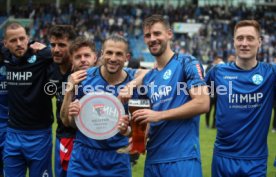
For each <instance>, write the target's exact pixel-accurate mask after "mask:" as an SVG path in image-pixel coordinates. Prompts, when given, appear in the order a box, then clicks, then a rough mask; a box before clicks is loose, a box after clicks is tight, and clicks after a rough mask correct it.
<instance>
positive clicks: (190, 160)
mask: <svg viewBox="0 0 276 177" xmlns="http://www.w3.org/2000/svg"><path fill="white" fill-rule="evenodd" d="M143 32H144V40H145V43H146V44H147V46H148V48H149V51H150V53H151V54H152V55H153V56H154V57H155V59H156V68H154V69H152V70H151V71H149V72H148V73H147V74H146V76H145V77H144V80H143V85H144V86H145V87H147V89H146V90H148V93H147V96H148V98H150V101H151V107H152V108H151V109H152V110H150V109H140V110H137V111H135V112H134V113H133V117H132V118H133V119H134V120H135V121H136V122H139V123H140V124H145V123H149V125H150V129H149V134H148V138H149V140H148V142H147V147H146V149H147V156H146V161H145V170H144V176H145V177H152V176H156V177H157V176H160V177H161V176H162V177H172V176H177V177H188V176H189V177H198V176H199V177H200V176H202V169H201V161H200V146H199V115H200V114H201V113H205V112H207V111H208V110H209V96H208V89H207V86H206V84H205V82H204V79H203V69H202V66H201V64H200V63H199V61H198V60H197V59H196V58H195V57H193V56H191V55H184V54H177V53H174V52H173V51H172V49H171V48H170V42H171V39H172V37H173V33H172V30H171V28H170V24H169V22H168V21H167V20H166V19H164V18H163V17H162V16H161V15H152V16H150V17H148V18H146V19H145V20H144V23H143Z"/></svg>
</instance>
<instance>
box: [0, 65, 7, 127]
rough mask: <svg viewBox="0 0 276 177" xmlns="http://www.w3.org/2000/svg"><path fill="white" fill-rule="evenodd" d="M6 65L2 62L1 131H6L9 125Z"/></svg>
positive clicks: (0, 94)
mask: <svg viewBox="0 0 276 177" xmlns="http://www.w3.org/2000/svg"><path fill="white" fill-rule="evenodd" d="M6 75H7V72H6V66H5V65H4V64H3V63H1V64H0V132H3V131H6V127H7V125H8V91H7V81H6Z"/></svg>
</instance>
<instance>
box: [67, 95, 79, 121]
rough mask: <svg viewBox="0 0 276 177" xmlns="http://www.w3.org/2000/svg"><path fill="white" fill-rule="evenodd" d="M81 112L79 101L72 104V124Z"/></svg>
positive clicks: (70, 115) (70, 107)
mask: <svg viewBox="0 0 276 177" xmlns="http://www.w3.org/2000/svg"><path fill="white" fill-rule="evenodd" d="M79 112H80V102H79V100H75V101H74V102H72V103H70V105H69V108H68V116H69V121H70V122H72V121H74V119H75V117H76V116H77V115H78V114H79Z"/></svg>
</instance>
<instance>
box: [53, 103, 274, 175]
mask: <svg viewBox="0 0 276 177" xmlns="http://www.w3.org/2000/svg"><path fill="white" fill-rule="evenodd" d="M54 110H55V106H54ZM210 125H212V124H211V123H210ZM55 129H56V122H55V123H54V125H53V142H55V131H54V130H55ZM215 136H216V130H215V129H207V128H206V126H205V115H202V116H201V119H200V148H201V160H202V170H203V176H204V177H211V162H212V154H213V145H214V141H215ZM53 147H55V146H53ZM268 148H269V157H268V164H267V167H268V168H267V177H276V168H274V167H273V162H274V158H275V156H276V133H271V127H270V130H269V134H268ZM53 152H54V151H53ZM144 160H145V156H143V155H142V156H140V158H139V161H138V163H137V164H136V165H135V166H134V167H133V168H132V176H133V177H143V173H144ZM52 161H53V164H54V156H53V160H52ZM53 169H54V168H53Z"/></svg>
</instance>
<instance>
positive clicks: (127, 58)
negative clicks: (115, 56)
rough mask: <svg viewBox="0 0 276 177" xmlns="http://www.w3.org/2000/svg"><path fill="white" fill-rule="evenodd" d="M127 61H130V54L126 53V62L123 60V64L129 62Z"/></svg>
mask: <svg viewBox="0 0 276 177" xmlns="http://www.w3.org/2000/svg"><path fill="white" fill-rule="evenodd" d="M129 60H130V53H127V54H126V60H125V62H126V61H129Z"/></svg>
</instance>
